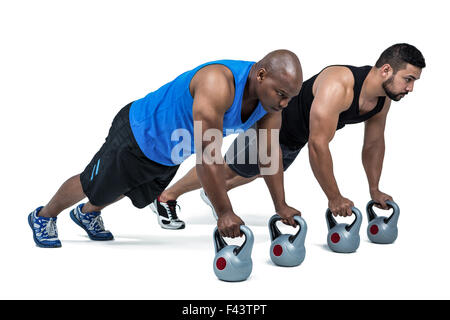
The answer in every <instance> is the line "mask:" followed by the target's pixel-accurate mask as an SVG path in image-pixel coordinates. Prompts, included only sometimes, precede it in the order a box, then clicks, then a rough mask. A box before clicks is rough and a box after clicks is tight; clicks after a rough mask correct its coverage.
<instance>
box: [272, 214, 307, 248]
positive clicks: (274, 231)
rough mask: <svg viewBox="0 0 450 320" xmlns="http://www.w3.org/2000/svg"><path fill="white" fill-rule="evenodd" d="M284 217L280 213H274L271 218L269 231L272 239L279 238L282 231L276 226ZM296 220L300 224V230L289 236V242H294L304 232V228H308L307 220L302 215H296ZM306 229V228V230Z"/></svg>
mask: <svg viewBox="0 0 450 320" xmlns="http://www.w3.org/2000/svg"><path fill="white" fill-rule="evenodd" d="M281 220H282V218H281V217H280V216H279V215H278V214H274V215H273V216H272V217H271V218H270V220H269V231H270V240H271V241H274V240H275V239H276V238H278V237H279V236H280V235H281V234H282V233H281V231H280V229H278V227H277V226H276V222H278V221H281ZM294 220H295V222H297V224H298V225H299V230H298V231H297V233H296V234H293V235H291V236H290V237H289V242H290V243H294V241H295V239H297V238H298V236H299V234H300V232H302V231H303V230H304V229H306V222H305V220H304V219H303V218H302V217H301V216H297V215H295V216H294ZM305 231H306V230H305Z"/></svg>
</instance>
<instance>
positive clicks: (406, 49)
mask: <svg viewBox="0 0 450 320" xmlns="http://www.w3.org/2000/svg"><path fill="white" fill-rule="evenodd" d="M424 67H425V59H424V58H423V55H422V53H421V52H420V51H419V50H418V49H417V48H415V47H414V46H412V45H409V44H406V43H400V44H396V45H393V46H391V47H389V48H388V49H386V50H385V51H384V52H383V53H382V54H381V56H380V58H379V59H378V61H377V62H376V64H375V66H373V67H371V66H365V67H353V66H330V67H327V68H325V69H324V70H322V71H321V72H320V73H319V74H317V75H315V76H313V77H312V78H311V79H309V80H307V81H305V82H304V84H303V87H302V89H301V92H300V94H299V95H298V96H296V97H294V98H293V99H292V100H291V101H290V102H289V105H288V107H287V108H286V109H284V110H283V112H282V115H283V117H282V118H283V122H282V126H281V130H280V147H281V153H282V163H283V167H284V170H286V169H287V168H288V167H289V166H290V165H291V164H292V162H293V161H294V160H295V158H296V157H297V155H298V153H299V152H300V150H301V149H302V148H303V147H304V146H305V145H306V144H307V143H308V146H309V159H310V163H311V167H312V170H313V172H314V175H315V177H316V179H317V180H318V182H319V184H320V186H321V187H322V189H323V191H324V193H325V194H326V196H327V198H328V207H329V208H330V210H331V212H332V213H333V214H334V215H335V216H337V215H340V216H348V215H351V214H352V211H351V208H352V207H353V202H352V201H351V200H350V199H348V198H346V197H344V196H343V195H342V194H341V192H340V190H339V188H338V185H337V182H336V179H335V177H334V173H333V162H332V157H331V153H330V149H329V146H328V145H329V143H330V142H331V140H332V139H333V137H334V134H335V132H336V130H337V129H341V128H343V127H344V126H345V125H346V124H352V123H359V122H364V123H365V133H364V145H363V151H362V162H363V166H364V169H365V171H366V175H367V179H368V182H369V192H370V196H371V198H372V199H373V200H374V201H376V202H377V203H379V204H380V205H377V207H379V208H382V209H388V207H387V205H386V203H385V201H386V200H392V197H391V196H390V195H388V194H386V193H384V192H381V191H380V190H379V188H378V184H379V181H380V177H381V169H382V166H383V160H384V150H385V144H384V129H385V124H386V117H387V114H388V111H389V107H390V105H391V101H392V100H394V101H399V100H401V99H402V98H403V97H404V96H405V95H407V94H408V93H410V92H412V91H413V87H414V83H415V81H416V80H418V79H419V78H420V75H421V72H422V69H423V68H424ZM239 139H240V136H238V138H236V140H235V142H234V143H233V144H232V145H231V147H230V149H229V151H228V152H227V153H226V160H227V165H226V170H225V171H224V172H225V175H226V177H225V181H226V188H227V190H230V189H232V188H235V187H237V186H240V185H243V184H246V183H249V182H251V181H253V180H254V179H256V178H258V177H259V176H260V171H259V168H258V166H255V165H254V164H252V163H236V159H237V157H238V156H239V155H245V157H244V158H245V159H246V160H247V159H249V158H251V156H250V155H251V153H252V152H254V150H255V149H256V148H252V146H253V145H255V141H256V140H251V141H250V142H248V143H246V144H245V145H242V144H241V146H239V144H238V143H236V141H238V140H239ZM249 154H250V155H249ZM200 187H201V185H200V183H199V182H198V181H197V173H196V170H195V168H193V169H192V170H191V171H190V172H188V174H186V175H185V176H184V177H183V178H182V179H181V180H179V181H177V183H175V184H174V185H173V186H172V187H171V188H169V189H167V190H165V191H164V192H163V193H162V194H161V196H160V200H161V201H175V200H176V199H177V198H178V197H179V196H180V195H182V194H184V193H186V192H189V191H192V190H195V189H198V188H200ZM200 196H201V197H202V199H203V200H204V201H205V202H206V203H207V204H208V205H209V206H211V208H212V211H213V214H214V216H215V217H216V218H217V215H216V212H215V211H214V208H215V207H214V206H212V205H211V203H210V201H209V194H207V192H206V193H205V191H204V190H202V191H201V192H200Z"/></svg>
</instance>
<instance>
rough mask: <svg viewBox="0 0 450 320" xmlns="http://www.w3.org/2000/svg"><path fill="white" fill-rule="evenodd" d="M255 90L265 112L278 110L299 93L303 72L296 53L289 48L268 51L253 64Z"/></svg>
mask: <svg viewBox="0 0 450 320" xmlns="http://www.w3.org/2000/svg"><path fill="white" fill-rule="evenodd" d="M252 74H254V83H255V92H256V95H257V97H258V99H259V101H260V102H261V104H262V106H263V107H264V109H265V110H266V111H267V112H278V111H281V110H282V109H283V108H285V107H287V105H288V103H289V101H290V100H291V99H292V98H293V97H295V96H297V95H298V94H299V93H300V89H301V88H302V84H303V72H302V66H301V64H300V60H299V59H298V57H297V55H296V54H295V53H293V52H292V51H289V50H275V51H272V52H270V53H269V54H268V55H266V56H265V57H264V58H262V59H261V60H260V61H258V62H257V63H255V65H254V73H252Z"/></svg>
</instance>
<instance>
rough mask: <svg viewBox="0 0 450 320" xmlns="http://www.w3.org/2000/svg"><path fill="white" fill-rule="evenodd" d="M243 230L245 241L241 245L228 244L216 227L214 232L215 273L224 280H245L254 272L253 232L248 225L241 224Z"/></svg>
mask: <svg viewBox="0 0 450 320" xmlns="http://www.w3.org/2000/svg"><path fill="white" fill-rule="evenodd" d="M240 229H241V231H242V232H243V233H244V235H245V240H244V243H243V244H242V245H241V246H236V245H228V244H227V243H226V242H225V240H224V239H223V238H222V237H221V235H220V234H219V229H218V228H217V227H216V228H215V229H214V233H213V239H214V248H215V251H216V256H215V257H214V264H213V268H214V273H215V274H216V276H217V278H219V279H220V280H224V281H243V280H245V279H247V278H248V277H249V276H250V273H252V268H253V263H252V258H251V254H252V248H253V242H254V238H253V233H252V231H251V230H250V228H248V227H247V226H244V225H241V226H240Z"/></svg>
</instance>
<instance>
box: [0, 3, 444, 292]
mask: <svg viewBox="0 0 450 320" xmlns="http://www.w3.org/2000/svg"><path fill="white" fill-rule="evenodd" d="M448 12H449V11H448V6H447V5H446V2H445V1H438V0H436V1H412V0H408V1H392V0H391V1H384V0H383V1H380V0H379V1H376V2H375V1H374V2H372V3H369V2H367V1H280V0H278V1H254V2H253V1H252V2H250V1H220V2H219V1H192V0H191V1H159V2H158V3H156V2H153V1H111V0H109V1H84V0H83V1H80V0H78V1H48V0H41V1H20V0H18V1H14V2H12V1H8V2H6V1H4V2H1V4H0V30H1V31H0V40H1V42H0V44H1V50H0V58H1V59H0V105H1V111H2V117H1V119H2V124H1V127H0V130H1V132H0V133H1V149H2V158H1V166H0V170H1V172H0V173H1V175H0V176H1V195H2V206H1V210H0V214H1V223H0V228H1V229H0V250H1V251H0V252H1V255H0V298H2V299H17V298H25V299H84V298H86V299H435V298H436V299H448V298H450V293H449V289H448V287H449V285H450V276H449V267H450V263H449V251H448V244H449V241H448V237H449V232H448V231H449V229H450V228H449V227H450V219H449V210H448V205H447V204H448V201H446V200H445V199H446V196H447V194H448V190H449V187H448V182H449V179H450V175H449V172H448V163H449V153H448V151H447V148H448V141H449V130H448V118H449V116H450V111H449V105H448V100H447V93H448V87H447V85H448V65H449V62H448V61H449V60H448V59H449V55H448V52H449V49H450V47H449V45H448V41H447V40H448V30H449V22H448V17H447V14H448ZM398 42H408V43H411V44H413V45H415V46H417V47H418V48H419V49H420V50H421V51H422V52H423V54H424V56H425V58H426V62H427V67H426V68H425V69H424V70H423V73H422V78H421V80H420V81H417V83H416V86H415V90H414V92H413V93H412V94H410V95H408V96H407V97H406V98H404V99H403V100H402V101H401V102H398V103H393V105H392V107H391V111H390V114H389V117H388V124H387V128H386V158H385V163H384V170H383V175H382V181H381V185H380V188H381V190H382V191H384V192H387V193H389V194H391V195H392V196H393V197H394V199H395V200H396V201H397V203H398V204H399V206H400V208H401V216H400V221H399V238H398V240H397V241H396V242H395V243H394V244H393V245H375V244H372V243H370V242H368V240H367V235H366V226H367V219H366V218H365V219H364V221H363V225H362V228H361V245H360V247H359V249H358V251H357V252H356V253H353V254H336V253H333V252H331V251H330V250H328V249H327V247H326V245H325V244H326V234H327V228H326V224H325V218H324V214H325V210H326V206H327V200H326V198H325V196H324V195H323V193H322V191H321V189H320V187H319V185H318V183H317V182H316V180H315V179H314V176H313V175H312V172H311V169H310V166H309V161H308V157H307V149H305V150H303V151H302V152H301V153H300V156H299V157H298V159H297V160H296V162H295V163H294V164H293V165H292V166H291V168H290V169H289V170H288V171H287V174H286V175H285V189H286V197H287V201H288V203H289V204H290V205H292V206H294V207H296V208H298V209H299V210H301V211H302V213H303V217H304V218H305V219H306V221H307V223H308V235H307V239H306V250H307V255H306V259H305V261H304V262H303V264H302V265H301V266H299V267H296V268H280V267H276V266H274V265H273V264H272V263H271V262H270V259H269V255H268V250H269V235H268V229H267V226H266V223H267V220H268V219H269V217H270V216H271V215H272V214H273V206H272V202H271V199H270V195H269V193H268V191H267V189H266V188H265V185H264V182H263V181H256V182H254V183H252V184H249V185H246V186H244V187H241V188H238V189H235V190H233V191H231V192H230V193H229V195H230V198H231V201H232V203H233V206H234V210H235V212H236V213H237V214H238V215H240V216H241V217H242V218H243V219H244V221H245V222H246V224H247V225H248V226H249V227H250V228H251V229H252V230H253V232H254V234H255V238H256V239H255V246H254V248H253V256H252V257H253V272H252V275H251V276H250V278H249V279H248V280H247V281H245V282H241V283H226V282H222V281H219V280H217V278H216V277H215V275H214V273H213V270H212V262H213V257H214V247H213V242H212V232H213V229H214V225H215V222H214V220H213V218H212V216H211V214H210V210H209V208H208V207H207V206H206V205H204V204H203V202H202V201H201V200H200V198H199V196H198V191H196V192H192V193H189V194H186V195H184V196H182V197H181V198H180V199H179V202H180V204H181V206H182V211H181V213H180V217H181V218H182V219H184V220H185V221H186V223H187V227H186V229H185V230H181V231H168V230H162V229H160V227H159V226H158V224H157V222H156V217H155V216H154V215H153V214H152V213H151V212H150V210H149V209H147V208H146V209H143V210H139V209H136V208H134V207H133V206H132V204H131V202H130V201H129V200H128V199H124V200H122V201H121V202H119V203H117V204H115V205H113V206H111V207H109V208H107V209H105V210H104V212H103V218H104V221H105V225H106V227H107V228H108V229H110V230H111V231H112V232H113V234H114V235H115V241H113V242H108V243H98V242H92V241H90V240H89V239H88V238H87V236H86V235H85V233H84V231H82V230H81V229H80V228H79V227H78V226H76V225H75V224H74V223H73V222H72V221H71V220H70V218H69V215H68V212H69V210H66V211H64V212H63V213H62V214H61V215H60V216H59V218H58V228H59V236H60V239H61V241H62V244H63V247H62V248H60V249H41V248H37V247H36V246H35V244H34V242H33V238H32V233H31V230H30V228H29V226H28V224H27V215H28V213H29V212H30V211H32V210H33V209H35V208H36V207H37V206H39V205H44V204H46V203H47V202H48V200H49V199H50V197H51V196H52V195H53V194H54V192H55V191H56V190H57V188H59V186H60V185H61V184H62V182H64V181H65V180H66V179H67V178H69V177H71V176H72V175H75V174H77V173H80V172H81V171H82V170H83V169H84V167H85V166H86V164H87V163H88V162H89V161H90V159H91V157H92V156H93V155H94V154H95V152H96V151H97V150H98V149H99V147H100V146H101V144H102V142H103V140H104V138H105V137H106V135H107V132H108V129H109V126H110V124H111V121H112V119H113V117H114V115H115V114H116V113H117V112H118V111H119V109H120V108H121V107H122V106H124V105H125V104H127V103H129V102H130V101H133V100H135V99H138V98H141V97H143V96H144V95H146V94H147V93H148V92H150V91H153V90H155V89H157V88H158V87H159V86H161V85H163V84H165V83H166V82H168V81H170V80H172V79H173V78H175V77H176V76H177V75H179V74H180V73H182V72H184V71H187V70H190V69H192V68H193V67H195V66H197V65H199V64H201V63H203V62H207V61H210V60H216V59H241V60H253V61H256V60H259V59H260V58H262V57H263V56H264V55H265V54H266V53H268V52H269V51H271V50H274V49H279V48H286V49H290V50H292V51H294V52H295V53H297V55H298V56H299V58H300V59H301V62H302V65H303V71H304V78H305V80H306V79H308V78H309V77H311V76H312V75H314V74H316V73H317V72H318V71H320V70H321V69H322V68H323V67H325V66H327V65H330V64H352V65H357V66H360V65H367V64H372V65H373V64H374V63H375V61H376V59H377V58H378V56H379V55H380V53H381V52H382V51H383V50H384V49H385V48H387V47H388V46H390V45H392V44H394V43H398ZM362 134H363V125H362V124H360V125H353V126H347V127H346V128H345V129H343V130H341V131H339V132H338V133H337V134H336V137H335V139H334V141H333V142H332V145H331V148H332V153H333V159H334V168H335V174H336V179H337V181H338V184H339V187H340V189H341V192H342V193H343V195H344V196H346V197H348V198H350V199H351V200H353V201H354V203H355V205H356V206H357V207H359V208H360V209H361V210H362V212H363V213H364V211H363V210H364V207H365V204H366V203H367V201H368V200H369V194H368V187H367V181H366V178H365V173H364V170H363V167H362V165H361V145H362V138H363V135H362ZM230 139H232V138H227V139H225V146H224V148H226V145H228V144H229V143H230V142H231V140H230ZM193 161H194V160H193V159H192V158H189V159H188V160H187V161H186V162H185V163H184V164H183V165H182V166H181V168H180V170H179V172H178V173H177V176H176V177H175V180H174V181H176V180H177V179H179V178H180V177H181V176H182V175H183V174H184V173H186V172H187V170H188V169H190V168H191V166H192V165H193ZM283 230H285V231H291V230H289V228H284V229H283ZM233 241H234V242H236V243H239V241H242V240H239V241H238V240H233ZM233 241H229V242H230V243H234V242H233Z"/></svg>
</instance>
